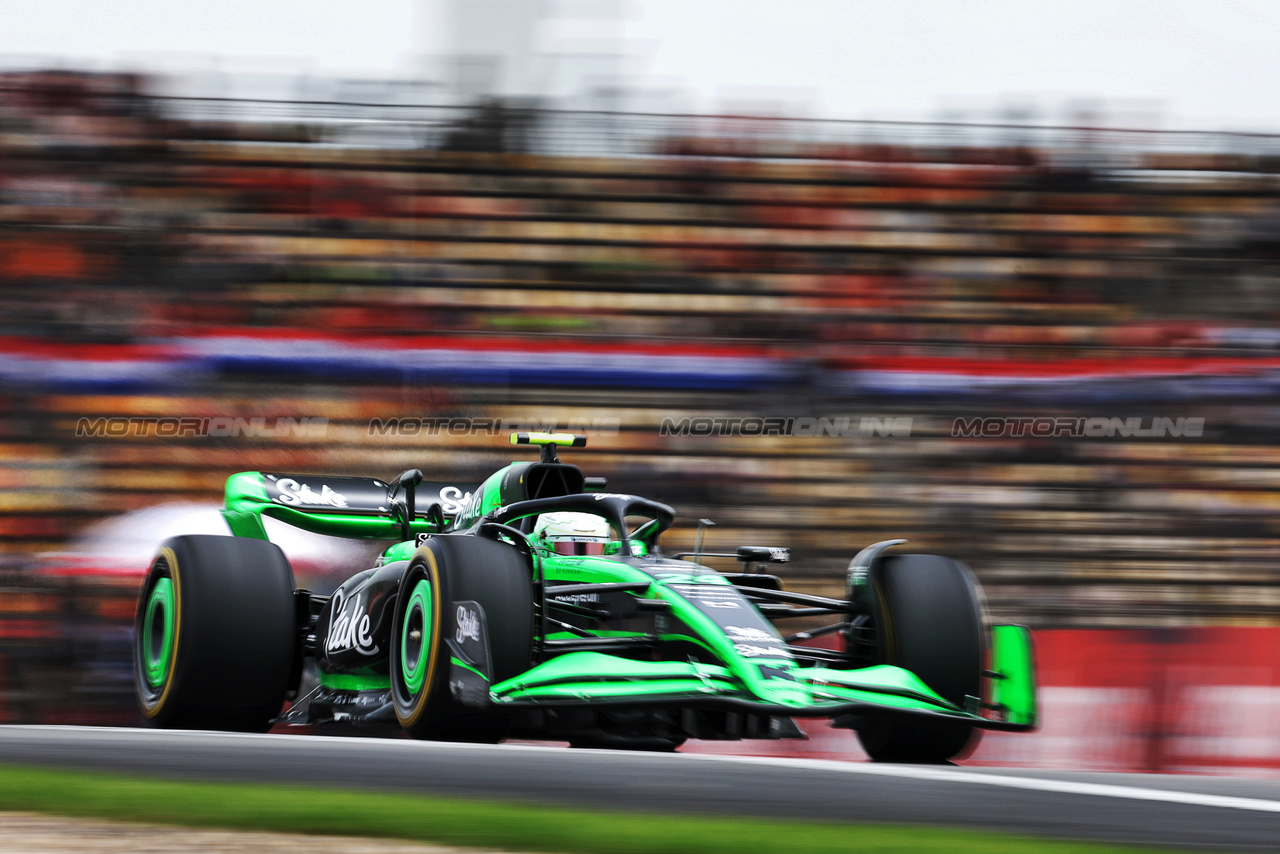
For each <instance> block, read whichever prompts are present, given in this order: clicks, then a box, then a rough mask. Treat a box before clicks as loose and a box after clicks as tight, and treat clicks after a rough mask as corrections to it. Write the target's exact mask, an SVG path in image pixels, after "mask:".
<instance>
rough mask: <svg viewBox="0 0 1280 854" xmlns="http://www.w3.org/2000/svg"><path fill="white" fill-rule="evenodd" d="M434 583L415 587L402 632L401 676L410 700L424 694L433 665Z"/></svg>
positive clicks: (423, 582)
mask: <svg viewBox="0 0 1280 854" xmlns="http://www.w3.org/2000/svg"><path fill="white" fill-rule="evenodd" d="M430 626H431V582H430V581H428V580H426V579H425V578H424V579H422V580H421V581H419V582H418V583H417V584H416V585H414V588H413V592H412V593H411V594H409V604H408V606H407V607H406V608H405V612H404V622H403V625H402V626H401V629H400V676H401V678H403V679H404V684H405V687H406V688H408V689H409V694H410V695H411V696H416V695H417V694H419V693H420V692H421V691H422V686H423V685H425V684H426V681H427V670H428V665H429V663H430V661H431V633H430V631H429V628H430Z"/></svg>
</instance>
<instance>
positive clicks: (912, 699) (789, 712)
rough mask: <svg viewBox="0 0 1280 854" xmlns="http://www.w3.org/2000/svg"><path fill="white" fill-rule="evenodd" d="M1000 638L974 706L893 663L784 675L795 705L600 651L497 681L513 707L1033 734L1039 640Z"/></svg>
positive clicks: (498, 692) (675, 665)
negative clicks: (948, 723) (1035, 644)
mask: <svg viewBox="0 0 1280 854" xmlns="http://www.w3.org/2000/svg"><path fill="white" fill-rule="evenodd" d="M992 640H993V644H992V646H993V650H992V664H993V667H994V668H995V669H994V670H993V671H991V672H988V674H987V675H988V677H989V679H990V686H991V687H990V690H989V691H988V693H989V695H990V699H989V701H987V702H983V701H982V700H981V699H980V698H976V697H975V698H972V699H971V701H970V702H969V703H968V707H967V708H961V707H959V706H956V705H955V704H953V703H951V702H948V701H947V700H945V699H943V698H942V697H940V696H938V695H937V694H936V693H935V692H933V691H932V690H931V689H930V688H929V687H928V686H927V685H925V684H924V683H923V682H922V681H921V680H920V679H919V678H917V677H916V676H915V675H914V674H913V673H911V672H909V671H907V670H904V669H902V668H900V667H894V666H892V665H884V664H882V665H876V666H873V667H864V668H860V669H857V670H835V669H830V668H825V667H802V668H794V669H788V670H781V669H779V670H778V671H777V675H776V676H775V678H782V679H787V680H789V681H791V682H794V683H795V684H794V688H795V690H794V691H793V692H792V693H791V697H792V698H793V699H792V700H791V701H789V702H786V703H776V702H764V701H761V700H759V699H758V698H755V697H753V696H752V695H751V694H750V693H749V692H748V691H746V690H745V688H744V687H743V685H742V683H741V682H740V681H739V680H738V679H737V678H736V677H735V676H734V674H733V672H732V671H731V670H730V669H729V668H728V667H724V666H721V665H717V664H702V663H697V662H692V661H690V662H681V661H635V660H632V659H626V658H619V657H617V656H613V655H608V654H605V653H600V652H573V653H567V654H565V655H562V656H559V657H557V658H553V659H551V660H549V661H546V662H544V663H542V664H539V665H537V666H536V667H534V668H532V669H530V670H528V671H526V672H525V673H523V674H521V675H520V676H517V677H515V678H513V679H508V680H506V681H505V682H500V683H498V684H496V685H493V686H492V687H491V688H490V690H489V698H490V700H491V701H492V702H493V703H495V704H497V705H499V706H505V707H510V708H517V707H547V706H573V705H584V704H588V705H611V706H613V705H630V706H657V705H684V706H692V707H700V708H716V707H719V708H731V709H736V710H739V711H746V712H754V713H758V714H764V715H779V716H787V717H831V718H840V717H845V718H849V719H855V718H864V717H873V716H894V717H927V718H939V719H949V720H954V721H964V722H967V723H969V724H971V725H973V726H975V727H980V728H983V729H998V730H1013V731H1026V730H1030V729H1033V728H1034V727H1035V725H1036V696H1035V683H1034V668H1033V665H1032V654H1031V646H1030V637H1029V634H1028V633H1027V631H1026V629H1024V628H1022V627H1020V626H996V627H995V628H994V629H993V637H992Z"/></svg>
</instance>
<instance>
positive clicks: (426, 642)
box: [390, 535, 533, 743]
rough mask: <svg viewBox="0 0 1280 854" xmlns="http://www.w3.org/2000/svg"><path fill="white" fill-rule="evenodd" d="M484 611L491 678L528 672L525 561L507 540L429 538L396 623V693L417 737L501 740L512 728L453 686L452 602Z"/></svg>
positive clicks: (529, 608) (529, 590)
mask: <svg viewBox="0 0 1280 854" xmlns="http://www.w3.org/2000/svg"><path fill="white" fill-rule="evenodd" d="M468 600H470V601H473V602H477V603H479V605H480V607H481V608H483V609H484V614H485V626H486V629H487V630H488V641H489V661H490V666H491V669H492V676H493V681H494V683H497V682H501V681H503V680H505V679H509V678H511V677H512V676H516V675H517V674H520V673H523V672H524V671H525V670H527V669H528V668H529V665H530V663H531V659H532V652H533V579H532V574H531V569H530V567H529V563H528V560H527V558H526V557H525V556H524V555H523V554H521V553H520V552H519V551H518V550H517V549H516V548H514V547H512V546H510V545H507V544H505V543H501V542H497V541H494V540H489V539H484V538H481V537H474V536H467V535H445V536H436V537H432V538H431V539H430V540H428V541H427V542H426V544H424V545H423V547H422V548H420V549H418V551H417V553H416V554H414V556H413V559H412V560H411V561H410V563H409V568H408V569H407V570H405V573H404V576H403V577H402V579H401V581H400V592H399V596H398V597H397V604H396V615H395V619H394V620H393V622H392V624H391V639H392V642H391V657H390V658H391V660H390V665H391V698H392V702H393V704H394V706H395V711H396V718H397V719H398V720H399V721H400V725H401V726H402V727H403V728H404V730H405V732H407V733H408V734H409V735H411V736H412V737H414V738H423V739H431V740H433V741H471V742H489V743H493V742H497V741H499V740H501V739H502V738H503V737H504V736H505V735H506V732H507V729H508V727H509V726H510V723H511V720H510V716H509V715H508V714H507V713H506V712H504V711H502V710H490V709H477V708H472V707H468V706H463V705H462V704H460V703H458V702H457V701H456V700H455V699H454V697H453V694H452V692H451V690H450V688H449V670H450V661H449V659H450V655H449V650H448V647H447V646H446V645H445V642H444V638H445V631H446V630H447V629H449V628H450V627H451V626H452V625H453V624H452V622H451V621H450V619H449V615H450V614H452V613H453V609H452V605H453V603H455V602H462V601H468Z"/></svg>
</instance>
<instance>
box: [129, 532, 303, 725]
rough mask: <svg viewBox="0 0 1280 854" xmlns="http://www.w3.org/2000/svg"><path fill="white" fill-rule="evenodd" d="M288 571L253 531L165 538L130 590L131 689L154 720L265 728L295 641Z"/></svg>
mask: <svg viewBox="0 0 1280 854" xmlns="http://www.w3.org/2000/svg"><path fill="white" fill-rule="evenodd" d="M293 592H294V587H293V572H292V570H291V569H290V568H289V562H288V561H287V560H286V559H285V556H284V553H283V552H281V551H280V549H279V548H278V547H277V546H275V545H273V544H271V543H268V542H265V541H263V540H253V539H246V538H240V537H218V536H185V537H173V538H170V539H168V540H165V541H164V543H162V544H161V546H160V551H159V553H158V554H157V555H156V557H155V559H154V560H153V561H152V563H151V569H150V571H148V573H147V577H146V580H145V581H144V582H143V585H142V591H141V594H140V596H139V599H138V609H137V614H136V616H135V618H134V630H133V681H134V694H135V696H136V697H137V700H138V706H139V708H141V710H142V713H143V715H145V716H146V718H147V720H148V721H149V722H150V723H151V724H152V725H153V726H158V727H168V728H181V729H222V730H234V731H242V732H265V731H266V730H267V729H269V728H270V727H271V723H272V721H273V720H274V719H275V718H276V716H277V715H279V714H280V708H281V706H282V705H283V704H284V697H285V692H286V691H287V689H288V687H289V680H290V675H291V673H292V671H293V664H294V656H295V653H296V644H297V629H296V626H295V616H294V604H293Z"/></svg>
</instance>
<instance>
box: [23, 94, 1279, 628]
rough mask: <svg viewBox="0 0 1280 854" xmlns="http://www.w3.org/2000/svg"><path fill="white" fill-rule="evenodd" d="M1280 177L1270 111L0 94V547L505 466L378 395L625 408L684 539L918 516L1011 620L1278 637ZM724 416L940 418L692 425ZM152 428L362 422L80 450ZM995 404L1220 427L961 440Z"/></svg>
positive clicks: (796, 544) (458, 407) (839, 559)
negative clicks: (299, 478)
mask: <svg viewBox="0 0 1280 854" xmlns="http://www.w3.org/2000/svg"><path fill="white" fill-rule="evenodd" d="M1278 165H1280V138H1272V137H1264V136H1257V135H1225V134H1186V133H1176V134H1174V133H1170V134H1161V133H1154V132H1135V131H1108V130H1101V129H1087V128H1085V129H1082V128H1008V127H993V126H985V127H980V126H957V125H915V124H893V123H872V122H861V123H859V122H804V121H781V120H763V119H754V118H751V117H697V116H642V115H621V114H608V113H567V112H557V111H537V110H533V109H531V108H529V107H527V106H517V107H512V106H510V105H504V104H502V103H499V102H491V103H487V104H482V105H479V106H476V107H474V108H470V109H464V108H449V109H444V108H427V107H421V108H418V107H405V106H385V107H383V106H379V105H368V104H309V103H248V102H216V101H211V100H207V99H206V100H203V101H194V100H190V99H173V98H160V97H153V96H150V95H148V94H147V93H146V81H144V80H141V79H138V78H134V77H129V76H120V75H89V74H72V73H66V72H56V73H55V72H49V73H40V74H24V75H17V74H14V75H7V76H0V282H2V283H3V285H4V288H3V291H0V300H3V312H0V317H3V321H2V324H3V328H2V329H0V413H2V414H0V483H3V485H4V489H3V491H2V492H0V550H2V551H3V553H4V554H5V555H6V560H7V563H6V565H7V566H9V567H12V568H13V571H15V572H22V571H25V569H26V568H27V567H29V566H30V565H31V562H32V559H31V557H30V556H31V555H32V554H39V553H43V552H51V551H56V550H58V549H60V548H62V547H64V545H65V543H66V542H67V540H68V539H69V538H71V537H73V536H74V535H75V534H76V533H77V532H79V531H80V530H82V529H83V528H84V527H85V526H86V525H88V524H91V523H92V522H94V521H96V520H99V519H102V518H104V517H107V516H110V515H112V514H118V513H121V512H124V511H128V510H132V509H140V508H144V507H147V506H151V505H153V504H156V503H160V502H164V501H172V500H196V501H204V502H216V501H217V500H218V499H219V497H220V494H221V485H222V482H223V480H224V478H225V476H226V475H227V474H228V473H230V472H233V471H238V470H245V469H267V470H298V471H327V472H334V473H344V474H346V473H349V474H355V473H364V474H373V475H381V476H387V475H389V474H392V473H394V472H397V471H400V470H402V469H404V468H406V467H409V466H415V467H420V468H422V469H423V470H424V471H428V472H430V473H431V476H432V477H437V478H439V479H457V480H459V481H463V482H467V481H473V480H475V479H476V478H477V476H478V475H479V474H481V473H483V472H485V471H488V470H490V469H492V468H493V467H494V466H495V465H497V464H498V463H500V462H501V460H502V459H504V458H506V457H507V456H508V453H509V452H508V451H504V450H503V448H502V442H501V439H500V438H497V437H493V436H484V435H479V436H476V435H472V436H454V435H443V436H435V437H431V436H422V435H418V436H400V437H396V436H379V435H371V434H370V431H369V429H368V424H369V421H370V420H371V419H375V418H380V419H388V418H396V417H409V418H412V417H422V416H469V417H479V418H494V419H498V420H502V419H512V418H515V419H523V418H540V419H543V420H555V421H557V422H559V423H582V422H589V421H591V420H592V419H600V418H605V419H616V420H617V423H618V424H619V426H620V429H619V431H618V433H617V435H616V436H600V437H597V438H593V440H592V442H591V446H590V447H589V448H588V449H587V450H586V451H585V452H582V453H581V454H580V460H578V461H580V462H581V463H582V464H583V466H584V467H585V468H588V469H589V470H590V471H591V472H592V473H598V474H605V475H608V476H609V478H610V482H611V484H612V485H614V486H616V487H618V488H622V489H626V490H628V491H634V492H638V493H644V494H647V495H652V496H653V497H656V498H659V499H662V500H666V501H669V502H671V503H673V504H675V505H676V506H677V507H678V508H679V509H680V510H681V513H682V515H681V518H682V519H683V520H685V521H684V524H683V526H680V527H677V529H675V530H674V531H673V532H672V534H671V535H669V536H670V539H671V541H672V544H673V545H683V544H686V543H691V542H692V537H693V532H692V528H691V527H690V526H691V524H692V522H693V520H697V519H698V518H701V517H710V518H712V519H714V520H716V522H717V527H716V528H715V529H713V531H712V533H711V535H710V536H712V537H713V538H714V540H715V541H716V542H722V543H723V544H725V545H729V544H731V543H732V544H736V543H739V542H743V541H745V540H746V539H749V538H755V537H758V536H768V537H770V538H771V539H772V541H773V542H774V543H776V544H779V545H789V546H791V547H792V548H793V551H794V554H795V562H794V563H793V564H791V567H793V568H789V569H787V570H785V571H784V573H789V574H790V577H789V578H788V579H787V580H788V584H789V585H791V586H794V587H796V588H798V589H802V590H812V591H814V592H827V593H831V592H834V591H835V590H836V589H837V588H838V587H839V586H840V585H841V584H842V578H843V574H842V573H843V569H844V566H845V564H846V563H847V561H848V559H849V558H850V557H851V556H852V555H853V554H854V553H855V552H856V551H857V550H858V549H859V548H861V547H862V546H863V545H865V544H867V543H869V542H871V541H874V540H877V539H884V538H887V537H891V536H893V537H896V536H902V537H907V538H909V539H910V540H911V541H912V544H913V547H915V548H918V549H921V550H926V551H934V550H936V551H939V552H942V553H947V554H953V555H955V556H957V557H961V558H963V559H965V560H967V561H968V562H969V563H970V564H971V565H972V566H973V567H974V569H975V570H976V571H977V572H978V574H979V576H980V577H981V579H982V581H983V583H984V585H985V587H986V590H987V593H988V595H989V597H990V603H989V604H990V606H991V610H992V611H993V613H994V614H995V615H996V616H998V617H999V618H1001V619H1013V620H1019V621H1023V622H1027V623H1029V624H1031V625H1033V626H1036V627H1062V626H1099V625H1106V626H1158V625H1184V624H1187V623H1224V622H1229V623H1237V624H1252V623H1274V622H1275V621H1276V617H1275V615H1276V614H1277V613H1280V610H1278V609H1277V607H1276V606H1277V604H1278V603H1277V602H1276V601H1275V600H1276V599H1277V598H1280V594H1277V593H1276V590H1277V589H1280V588H1278V587H1277V585H1276V583H1275V582H1276V581H1277V578H1278V577H1280V569H1278V568H1277V566H1278V564H1277V561H1276V558H1277V553H1278V552H1280V501H1277V499H1276V491H1275V485H1276V483H1277V481H1278V480H1280V443H1277V442H1276V440H1275V438H1274V432H1273V430H1272V428H1271V424H1272V421H1273V420H1274V419H1275V418H1276V412H1277V409H1276V403H1275V400H1276V397H1275V395H1276V387H1277V380H1278V379H1280V353H1277V346H1278V345H1280V335H1278V334H1277V333H1276V332H1275V331H1274V328H1273V327H1274V320H1275V318H1276V308H1277V302H1276V297H1275V289H1276V286H1277V283H1280V254H1278V248H1280V208H1278V207H1277V201H1276V199H1277V196H1276V187H1277V183H1276V177H1275V175H1276V172H1277V168H1278ZM731 415H736V416H758V417H828V418H833V419H838V418H841V417H847V418H852V419H855V421H856V420H858V419H861V418H863V417H870V418H875V419H889V418H908V419H910V424H911V429H910V435H909V436H903V435H899V436H880V435H874V431H872V435H856V436H845V437H841V436H819V437H807V438H806V437H777V436H774V437H761V436H744V435H739V436H730V437H719V438H708V437H697V436H664V435H661V430H660V429H659V428H660V427H661V425H662V423H663V422H664V420H666V419H677V420H678V419H681V418H685V417H697V416H710V417H716V416H731ZM134 416H147V417H159V416H191V417H218V416H230V417H241V418H253V417H261V418H266V419H274V418H277V417H284V418H300V417H310V418H324V419H327V429H326V430H325V431H323V435H316V436H298V435H289V436H284V437H257V438H253V437H249V438H245V437H231V438H225V437H224V438H218V437H212V438H194V437H191V436H185V437H173V438H164V437H158V436H154V435H152V436H134V437H130V438H110V437H102V436H100V437H96V438H95V437H84V436H79V437H78V436H77V435H76V425H77V424H78V423H79V421H80V419H82V418H86V417H87V418H99V417H134ZM988 416H992V417H995V416H998V417H1028V418H1029V417H1050V418H1057V417H1079V418H1084V417H1106V418H1120V419H1127V418H1132V417H1139V418H1142V419H1147V420H1149V419H1151V418H1153V417H1168V418H1177V417H1191V418H1196V417H1198V418H1203V419H1205V421H1204V424H1205V426H1204V432H1203V435H1202V436H1200V437H1181V438H1179V437H1165V438H1163V439H1161V438H1143V437H1129V438H1125V437H1113V438H1094V439H1081V438H1067V437H1057V438H1053V437H1033V436H1021V437H1019V436H1002V437H990V438H982V437H963V436H961V437H957V436H953V435H952V432H953V430H952V428H953V423H954V421H955V419H957V418H965V419H972V418H978V417H988ZM678 525H679V523H678ZM762 530H764V531H767V532H768V534H767V535H765V534H761V533H760V532H761V531H762ZM141 569H142V568H141V567H139V570H141ZM113 583H114V584H115V585H116V586H115V587H113V588H112V589H118V590H120V591H122V592H121V594H120V595H121V597H124V598H127V596H128V595H131V592H130V591H129V588H128V584H127V583H118V582H113ZM112 607H114V606H112ZM130 609H131V603H130ZM130 612H131V611H130Z"/></svg>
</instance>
